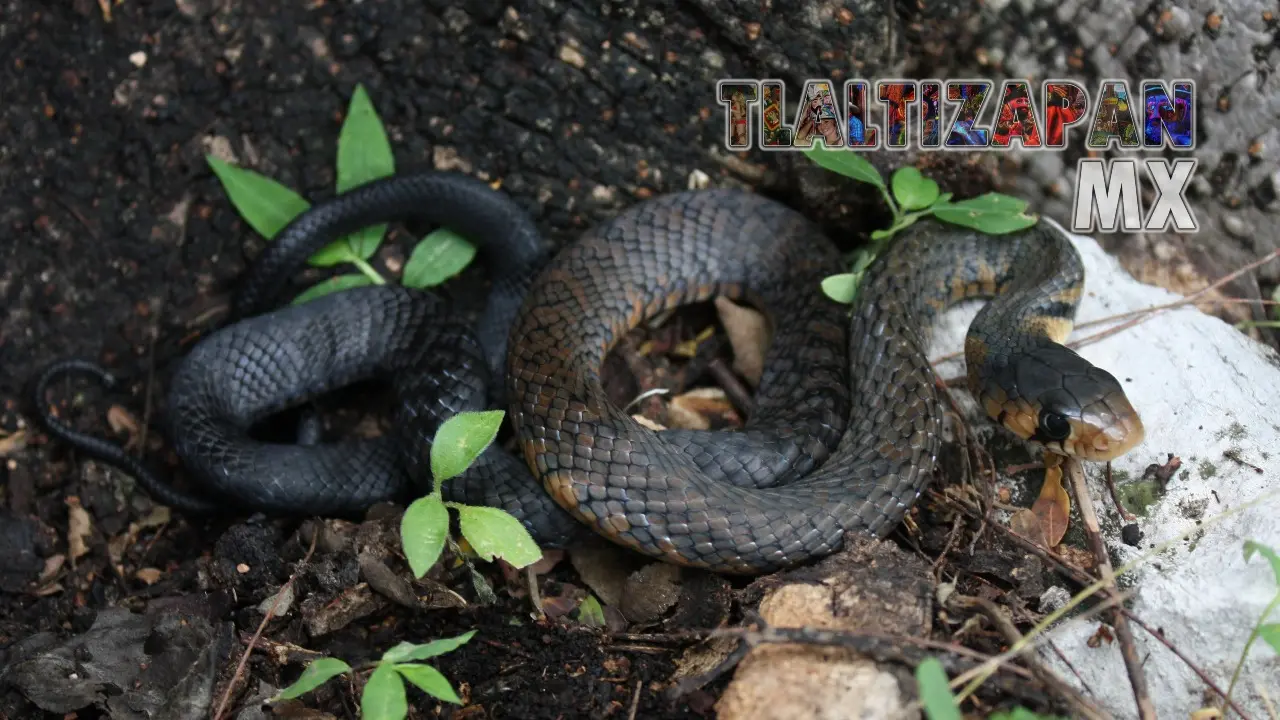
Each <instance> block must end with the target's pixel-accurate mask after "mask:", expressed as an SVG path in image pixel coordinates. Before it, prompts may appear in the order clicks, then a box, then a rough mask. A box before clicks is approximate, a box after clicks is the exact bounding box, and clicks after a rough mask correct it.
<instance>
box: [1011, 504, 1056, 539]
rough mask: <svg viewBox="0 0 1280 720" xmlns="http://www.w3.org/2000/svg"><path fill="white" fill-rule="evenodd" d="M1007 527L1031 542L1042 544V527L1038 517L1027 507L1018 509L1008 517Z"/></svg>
mask: <svg viewBox="0 0 1280 720" xmlns="http://www.w3.org/2000/svg"><path fill="white" fill-rule="evenodd" d="M1009 529H1010V530H1012V531H1014V532H1016V533H1018V534H1019V535H1021V536H1022V537H1024V538H1026V539H1028V540H1030V541H1032V542H1035V543H1040V544H1041V545H1043V544H1044V528H1043V527H1042V526H1041V524H1040V517H1039V516H1038V515H1036V514H1035V513H1034V512H1032V511H1031V510H1030V509H1028V508H1023V509H1021V510H1019V511H1018V512H1016V513H1014V514H1013V517H1011V518H1009ZM1046 547H1048V546H1046Z"/></svg>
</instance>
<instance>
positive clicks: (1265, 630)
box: [1218, 540, 1280, 717]
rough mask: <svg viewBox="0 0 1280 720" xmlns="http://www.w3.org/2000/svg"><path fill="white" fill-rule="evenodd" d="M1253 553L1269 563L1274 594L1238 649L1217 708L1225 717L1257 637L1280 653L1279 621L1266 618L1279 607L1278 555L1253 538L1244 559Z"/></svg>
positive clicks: (1247, 541)
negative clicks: (1274, 584) (1234, 664)
mask: <svg viewBox="0 0 1280 720" xmlns="http://www.w3.org/2000/svg"><path fill="white" fill-rule="evenodd" d="M1254 554H1258V555H1261V556H1262V557H1264V558H1266V560H1267V562H1268V563H1270V564H1271V572H1272V573H1274V574H1275V577H1276V595H1275V597H1273V598H1271V602H1269V603H1267V607H1266V609H1264V610H1263V611H1262V615H1260V616H1259V617H1258V622H1257V623H1256V624H1255V625H1254V626H1253V631H1252V632H1250V633H1249V639H1248V640H1246V641H1245V643H1244V649H1243V650H1241V651H1240V660H1239V662H1237V663H1236V670H1235V672H1233V673H1231V684H1230V685H1228V686H1227V695H1226V697H1224V698H1222V704H1221V705H1220V706H1219V707H1218V709H1219V710H1220V711H1221V712H1222V716H1223V717H1226V714H1227V705H1229V704H1231V693H1232V691H1234V690H1235V688H1236V681H1237V680H1239V679H1240V670H1241V669H1242V668H1243V667H1244V661H1245V658H1247V657H1249V650H1251V649H1252V648H1253V643H1254V642H1255V641H1257V640H1259V639H1261V640H1262V641H1263V642H1265V643H1266V644H1268V645H1270V646H1271V649H1272V650H1274V651H1275V652H1276V654H1277V655H1280V622H1273V623H1269V622H1267V618H1269V617H1270V616H1271V613H1272V612H1273V611H1274V610H1275V609H1276V608H1277V607H1280V555H1278V554H1276V551H1275V549H1274V548H1271V547H1268V546H1266V545H1263V544H1262V543H1259V542H1255V541H1253V540H1246V541H1245V542H1244V559H1245V562H1248V561H1249V560H1250V559H1251V558H1252V557H1253V556H1254Z"/></svg>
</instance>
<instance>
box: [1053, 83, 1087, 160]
mask: <svg viewBox="0 0 1280 720" xmlns="http://www.w3.org/2000/svg"><path fill="white" fill-rule="evenodd" d="M1088 109H1089V96H1088V95H1087V94H1086V93H1085V90H1084V87H1082V86H1081V85H1079V84H1078V83H1074V82H1072V81H1070V80H1047V81H1045V84H1044V127H1045V136H1046V137H1045V147H1050V148H1065V147H1066V146H1067V128H1069V127H1071V126H1072V125H1076V124H1078V123H1080V122H1081V121H1082V120H1084V114H1085V112H1087V111H1088Z"/></svg>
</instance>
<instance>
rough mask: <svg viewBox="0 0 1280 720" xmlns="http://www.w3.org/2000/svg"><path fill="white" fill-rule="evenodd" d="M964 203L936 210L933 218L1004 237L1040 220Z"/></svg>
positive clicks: (1037, 217) (952, 204)
mask: <svg viewBox="0 0 1280 720" xmlns="http://www.w3.org/2000/svg"><path fill="white" fill-rule="evenodd" d="M964 202H965V201H961V202H959V203H951V204H950V205H946V206H944V207H940V208H935V209H934V210H933V216H934V217H936V218H938V219H939V220H942V221H944V222H949V223H951V224H953V225H963V226H964V227H967V228H973V229H974V230H978V231H980V232H984V233H987V234H989V235H1004V234H1006V233H1011V232H1016V231H1018V230H1024V229H1026V228H1029V227H1031V226H1032V225H1035V224H1036V223H1037V222H1039V220H1040V217H1039V216H1037V215H1024V214H1022V213H1009V212H1008V211H1005V210H989V209H984V208H982V207H974V206H969V205H964V204H963V203H964Z"/></svg>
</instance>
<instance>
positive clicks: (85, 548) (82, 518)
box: [67, 497, 93, 567]
mask: <svg viewBox="0 0 1280 720" xmlns="http://www.w3.org/2000/svg"><path fill="white" fill-rule="evenodd" d="M92 533H93V520H92V519H91V518H90V517H89V511H88V510H85V509H84V508H83V507H82V506H81V505H80V498H77V497H69V498H67V552H68V554H69V555H70V556H71V566H72V567H75V564H76V560H78V559H80V558H81V557H84V555H85V553H87V552H89V544H88V542H87V540H88V538H89V535H91V534H92Z"/></svg>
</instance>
